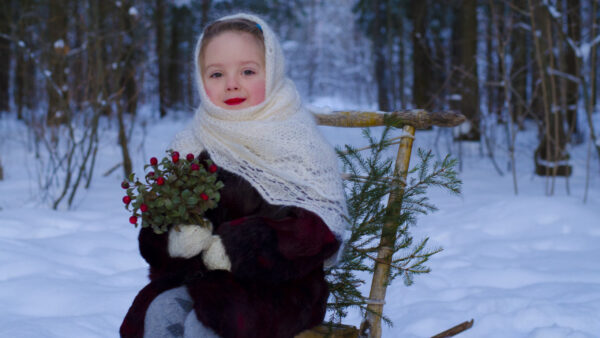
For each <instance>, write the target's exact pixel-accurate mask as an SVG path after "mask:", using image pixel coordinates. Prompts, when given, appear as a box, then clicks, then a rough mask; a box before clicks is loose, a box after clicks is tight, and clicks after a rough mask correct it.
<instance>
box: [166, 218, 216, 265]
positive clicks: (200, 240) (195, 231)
mask: <svg viewBox="0 0 600 338" xmlns="http://www.w3.org/2000/svg"><path fill="white" fill-rule="evenodd" d="M212 240H213V239H212V226H210V227H206V226H199V225H193V224H192V225H179V226H174V227H171V230H169V255H170V256H171V257H183V258H191V257H194V256H196V255H197V254H199V253H200V252H202V251H203V250H206V249H207V248H208V247H209V246H210V244H211V242H212Z"/></svg>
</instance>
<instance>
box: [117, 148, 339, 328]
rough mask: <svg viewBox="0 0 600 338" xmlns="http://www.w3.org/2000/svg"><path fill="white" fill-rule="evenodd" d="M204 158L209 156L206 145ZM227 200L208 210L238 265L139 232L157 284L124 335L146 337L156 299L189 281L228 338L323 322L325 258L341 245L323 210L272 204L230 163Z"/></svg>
mask: <svg viewBox="0 0 600 338" xmlns="http://www.w3.org/2000/svg"><path fill="white" fill-rule="evenodd" d="M200 157H201V158H202V159H207V158H208V154H207V153H206V152H203V153H202V154H201V155H200ZM218 174H219V179H220V180H221V181H223V183H224V184H225V186H224V188H223V189H222V190H221V191H220V193H221V200H220V202H219V206H218V207H217V208H216V209H213V210H210V211H209V212H207V214H206V217H207V218H209V219H210V220H211V222H212V223H213V225H214V226H215V230H214V233H215V234H217V235H219V236H220V237H221V240H222V242H223V245H224V246H225V251H226V252H227V255H228V256H229V259H230V260H231V265H232V267H231V272H228V271H222V270H216V271H207V270H206V268H205V267H204V265H203V263H202V260H201V256H200V255H198V256H196V257H192V258H190V259H181V258H171V257H169V255H168V252H167V242H168V241H167V235H166V234H163V235H156V234H154V233H153V232H152V230H151V229H148V228H145V229H142V230H141V231H140V236H139V243H140V253H141V254H142V256H143V257H144V259H146V261H147V262H148V264H149V265H150V280H151V282H150V284H148V286H146V287H145V288H144V289H142V290H141V291H140V293H139V294H138V296H137V297H136V298H135V300H134V302H133V304H132V306H131V308H130V309H129V312H128V313H127V316H126V317H125V320H124V322H123V324H122V326H121V336H122V337H141V334H140V333H141V332H143V326H144V322H143V321H144V316H145V314H146V310H147V308H148V306H149V304H150V303H151V302H152V300H153V299H154V298H155V297H156V296H157V295H158V294H159V293H161V292H163V291H166V290H168V289H169V288H173V287H177V286H181V285H186V286H187V287H188V290H189V292H190V295H191V296H192V298H193V300H194V309H195V310H196V314H197V316H198V319H199V320H200V321H201V322H202V323H204V324H205V325H207V326H209V327H211V328H212V329H213V330H214V331H215V332H216V333H217V334H219V335H220V336H221V337H223V338H229V337H240V338H245V337H248V338H250V337H273V338H278V337H282V338H283V337H293V336H295V335H296V334H298V333H299V332H301V331H303V330H305V329H308V328H310V327H313V326H315V325H318V324H319V323H321V321H322V320H323V317H324V316H325V306H326V302H327V297H328V295H329V291H328V289H327V284H326V282H325V277H324V272H323V261H324V260H325V259H326V258H327V257H329V256H331V255H332V254H333V253H335V251H336V250H337V249H338V248H339V243H338V241H337V240H336V239H335V237H334V235H333V234H332V233H331V231H330V230H329V228H328V227H327V226H326V225H325V223H324V222H323V221H322V220H321V218H320V217H318V216H317V215H316V214H314V213H312V212H309V211H306V210H303V209H300V208H297V207H290V206H275V205H271V204H269V203H267V202H266V201H265V200H264V199H263V198H262V197H261V196H260V194H259V193H258V192H257V191H256V190H255V189H254V188H253V187H252V186H251V185H250V184H249V183H248V182H247V181H245V180H244V179H242V178H241V177H240V176H238V175H235V174H233V173H230V172H227V171H225V170H223V169H219V171H218Z"/></svg>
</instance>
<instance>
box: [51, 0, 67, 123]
mask: <svg viewBox="0 0 600 338" xmlns="http://www.w3.org/2000/svg"><path fill="white" fill-rule="evenodd" d="M49 7H50V10H49V18H48V22H47V28H48V42H49V43H50V45H51V48H50V49H49V51H48V55H47V62H48V69H50V72H51V73H50V74H47V75H46V76H47V78H46V90H47V92H48V114H47V115H46V122H47V123H48V125H58V124H61V123H65V122H67V121H68V120H69V112H68V109H69V107H68V97H67V94H68V92H69V90H68V86H67V81H66V80H67V79H66V75H65V66H66V54H67V52H68V51H69V46H68V43H67V42H68V41H67V27H68V26H67V24H68V20H67V15H66V13H67V8H68V3H66V2H61V1H50V3H49Z"/></svg>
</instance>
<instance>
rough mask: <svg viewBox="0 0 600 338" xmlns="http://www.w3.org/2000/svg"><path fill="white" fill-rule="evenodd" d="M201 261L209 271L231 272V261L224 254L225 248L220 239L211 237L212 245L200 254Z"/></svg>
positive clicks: (215, 236)
mask: <svg viewBox="0 0 600 338" xmlns="http://www.w3.org/2000/svg"><path fill="white" fill-rule="evenodd" d="M202 259H203V260H204V264H205V265H206V268H207V269H209V270H227V271H231V261H230V260H229V257H228V256H227V253H226V252H225V247H224V246H223V242H222V241H221V237H219V236H217V235H214V236H212V243H211V245H210V246H209V247H208V249H207V250H206V251H204V252H203V253H202Z"/></svg>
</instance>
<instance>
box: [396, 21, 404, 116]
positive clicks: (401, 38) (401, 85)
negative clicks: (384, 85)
mask: <svg viewBox="0 0 600 338" xmlns="http://www.w3.org/2000/svg"><path fill="white" fill-rule="evenodd" d="M396 24H397V25H398V37H399V42H398V44H399V46H398V94H399V97H400V109H406V94H405V93H404V77H405V74H406V70H405V67H404V59H405V56H406V52H405V51H404V20H398V22H397V23H396Z"/></svg>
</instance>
